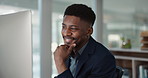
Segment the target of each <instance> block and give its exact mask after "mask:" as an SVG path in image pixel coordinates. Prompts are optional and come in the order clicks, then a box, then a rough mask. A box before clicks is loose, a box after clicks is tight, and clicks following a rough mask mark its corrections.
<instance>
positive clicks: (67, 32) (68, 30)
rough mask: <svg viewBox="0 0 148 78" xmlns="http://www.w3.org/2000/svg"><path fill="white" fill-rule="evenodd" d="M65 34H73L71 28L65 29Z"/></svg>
mask: <svg viewBox="0 0 148 78" xmlns="http://www.w3.org/2000/svg"><path fill="white" fill-rule="evenodd" d="M63 34H64V35H65V36H70V35H72V33H71V30H70V29H65V30H64V31H63Z"/></svg>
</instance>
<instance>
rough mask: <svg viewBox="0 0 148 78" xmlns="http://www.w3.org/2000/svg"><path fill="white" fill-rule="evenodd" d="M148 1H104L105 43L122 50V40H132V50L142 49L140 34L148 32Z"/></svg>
mask: <svg viewBox="0 0 148 78" xmlns="http://www.w3.org/2000/svg"><path fill="white" fill-rule="evenodd" d="M147 3H148V1H147V0H136V1H135V0H127V1H126V0H120V1H119V0H113V1H109V0H103V16H104V19H103V23H104V26H103V27H104V29H103V31H104V37H103V40H104V41H103V43H104V44H105V45H106V46H107V47H110V48H121V43H122V39H123V38H124V39H125V41H126V40H128V39H130V41H131V44H132V48H140V46H141V45H140V39H141V38H140V32H141V31H145V30H148V9H147V8H146V7H148V5H147Z"/></svg>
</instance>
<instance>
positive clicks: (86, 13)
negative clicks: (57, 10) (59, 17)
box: [64, 4, 96, 26]
mask: <svg viewBox="0 0 148 78" xmlns="http://www.w3.org/2000/svg"><path fill="white" fill-rule="evenodd" d="M65 15H72V16H76V17H79V18H80V19H82V20H84V21H86V22H88V23H90V24H91V25H92V26H93V24H94V22H95V19H96V15H95V13H94V11H93V10H92V9H91V8H90V7H88V6H86V5H84V4H72V5H70V6H68V7H67V8H66V10H65V12H64V16H65Z"/></svg>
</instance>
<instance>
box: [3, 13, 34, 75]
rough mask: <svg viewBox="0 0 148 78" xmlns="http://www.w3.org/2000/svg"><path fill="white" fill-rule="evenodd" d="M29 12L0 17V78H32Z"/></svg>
mask: <svg viewBox="0 0 148 78" xmlns="http://www.w3.org/2000/svg"><path fill="white" fill-rule="evenodd" d="M31 38H32V37H31V11H21V12H16V13H12V14H6V15H0V78H32V39H31Z"/></svg>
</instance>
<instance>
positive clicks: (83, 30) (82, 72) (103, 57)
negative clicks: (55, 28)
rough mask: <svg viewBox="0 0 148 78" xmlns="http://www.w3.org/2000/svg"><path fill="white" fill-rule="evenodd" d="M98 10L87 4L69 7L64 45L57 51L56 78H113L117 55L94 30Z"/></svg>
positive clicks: (63, 24) (65, 18) (66, 13)
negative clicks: (100, 39) (97, 36)
mask: <svg viewBox="0 0 148 78" xmlns="http://www.w3.org/2000/svg"><path fill="white" fill-rule="evenodd" d="M95 18H96V16H95V13H94V12H93V11H92V9H91V8H89V7H88V6H86V5H83V4H73V5H70V6H68V7H67V9H66V10H65V13H64V18H63V23H62V31H61V33H62V36H63V40H64V45H60V46H58V47H57V49H56V50H55V52H54V60H55V64H56V68H57V70H58V73H59V75H58V76H57V77H56V78H114V74H115V68H116V66H115V58H114V56H113V55H112V54H111V53H110V52H109V50H108V49H107V48H105V47H104V46H103V45H102V44H101V43H98V42H96V41H95V40H94V39H93V38H92V37H91V34H92V33H93V27H92V26H93V24H94V21H95Z"/></svg>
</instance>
